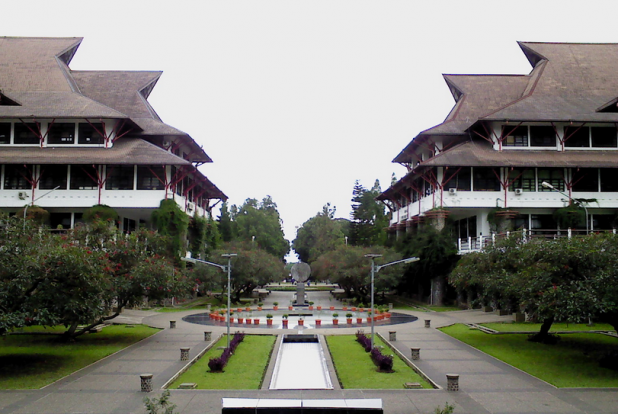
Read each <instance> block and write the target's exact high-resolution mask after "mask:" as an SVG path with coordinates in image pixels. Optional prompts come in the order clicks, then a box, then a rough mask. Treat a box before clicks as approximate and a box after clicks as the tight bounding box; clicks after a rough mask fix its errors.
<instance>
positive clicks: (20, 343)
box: [0, 325, 159, 390]
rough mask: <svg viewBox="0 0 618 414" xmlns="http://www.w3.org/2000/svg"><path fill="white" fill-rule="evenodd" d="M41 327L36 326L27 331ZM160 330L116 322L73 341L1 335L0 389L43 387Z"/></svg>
mask: <svg viewBox="0 0 618 414" xmlns="http://www.w3.org/2000/svg"><path fill="white" fill-rule="evenodd" d="M41 330H42V329H41V328H38V327H33V328H29V329H26V330H23V331H24V332H25V331H41ZM64 330H65V328H64V327H59V328H48V329H47V331H49V332H54V331H55V332H63V331H64ZM157 332H159V330H158V329H154V328H149V327H147V326H143V325H138V326H135V327H131V328H127V327H125V325H113V326H109V327H106V328H104V329H103V330H102V331H101V332H99V333H96V334H86V335H82V336H81V337H79V338H78V339H77V341H75V342H72V343H67V342H62V341H60V340H59V338H58V337H56V336H48V335H8V336H7V337H4V338H0V389H5V390H6V389H36V388H41V387H43V386H45V385H47V384H50V383H52V382H54V381H57V380H59V379H60V378H62V377H65V376H67V375H69V374H71V373H72V372H75V371H77V370H78V369H80V368H83V367H85V366H88V365H90V364H92V363H93V362H96V361H98V360H99V359H101V358H104V357H106V356H108V355H111V354H113V353H114V352H117V351H120V350H121V349H123V348H126V347H127V346H129V345H131V344H133V343H135V342H138V341H140V340H142V339H144V338H146V337H149V336H150V335H153V334H155V333H157Z"/></svg>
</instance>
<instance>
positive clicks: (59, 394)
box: [0, 292, 618, 414]
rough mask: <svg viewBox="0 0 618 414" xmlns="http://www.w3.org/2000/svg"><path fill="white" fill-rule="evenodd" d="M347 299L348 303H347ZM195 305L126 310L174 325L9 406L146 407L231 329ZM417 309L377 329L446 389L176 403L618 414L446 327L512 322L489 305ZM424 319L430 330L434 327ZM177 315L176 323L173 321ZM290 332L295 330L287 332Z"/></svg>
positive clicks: (603, 398) (225, 394) (2, 410)
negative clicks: (415, 350)
mask: <svg viewBox="0 0 618 414" xmlns="http://www.w3.org/2000/svg"><path fill="white" fill-rule="evenodd" d="M309 295H310V298H309V300H311V301H313V302H315V304H316V306H317V305H322V306H325V307H326V306H332V305H334V304H336V301H335V300H334V299H332V297H331V296H330V295H329V294H328V293H326V292H324V293H319V292H318V293H313V292H310V293H309ZM290 297H291V293H289V292H273V293H272V294H271V295H269V296H268V298H267V299H265V300H264V307H265V308H268V307H272V303H273V302H275V301H277V302H279V303H288V302H289V300H290ZM338 306H341V305H340V304H338ZM195 312H196V311H187V312H182V313H156V312H143V311H127V312H125V313H123V314H122V315H121V316H120V317H119V318H118V321H119V322H126V323H140V322H143V323H145V324H147V325H150V326H154V327H159V328H165V329H164V330H162V331H161V332H160V333H158V334H156V335H154V336H152V337H150V338H147V339H145V340H144V341H141V342H140V343H138V344H135V345H133V346H131V347H129V348H127V349H125V350H123V351H121V352H118V353H116V354H114V355H112V356H110V357H108V358H106V359H104V360H101V361H99V362H97V363H95V364H93V365H91V366H89V367H87V368H84V369H82V370H80V371H78V372H76V373H74V374H72V375H70V376H68V377H66V378H64V379H62V380H60V381H58V382H56V383H54V384H51V385H49V386H47V387H45V388H43V389H40V390H24V391H0V414H9V413H10V414H17V413H19V414H26V413H32V414H45V413H49V414H52V413H54V414H56V413H58V414H60V413H63V414H64V413H76V414H77V413H145V409H144V404H143V402H142V399H143V398H144V397H145V396H149V397H158V396H159V395H160V394H161V392H162V390H161V387H162V386H163V385H164V384H165V383H166V382H167V381H168V380H169V378H170V377H172V376H173V375H174V374H175V373H176V372H178V371H179V370H180V369H181V368H182V367H183V366H184V365H185V364H186V362H181V361H180V351H179V350H180V348H181V347H189V348H190V355H191V357H193V356H194V355H197V353H199V352H200V351H201V350H203V349H204V348H205V347H206V346H208V344H209V342H207V341H205V340H204V331H205V330H208V331H212V332H213V334H212V338H213V340H214V339H216V338H217V337H218V336H219V335H220V334H222V333H224V332H225V330H226V329H225V327H221V326H203V325H197V324H190V323H187V322H184V321H182V317H183V316H185V315H188V314H192V313H195ZM406 313H409V314H413V315H415V316H417V317H418V318H419V319H418V320H417V321H415V322H411V323H407V324H401V325H393V326H379V327H376V332H379V333H381V334H382V335H383V336H385V337H386V338H388V336H389V331H396V336H397V340H396V341H395V342H393V344H394V345H395V346H396V347H397V348H398V349H399V350H400V351H401V352H403V353H404V354H405V355H407V356H408V357H409V356H410V348H411V347H420V348H421V359H420V360H418V361H415V363H416V365H417V367H418V368H420V369H421V370H422V371H423V372H424V373H425V374H427V375H428V376H429V377H430V378H431V379H432V380H433V381H434V382H435V383H437V384H438V385H439V386H440V387H441V389H436V390H403V389H402V390H353V389H349V390H348V389H346V390H341V389H334V390H304V391H303V390H277V391H271V390H247V391H219V390H171V395H172V396H171V401H172V403H174V404H176V405H177V411H178V412H179V413H182V414H194V413H195V414H198V413H200V414H211V413H212V414H214V413H217V414H218V413H221V398H294V399H316V398H319V399H342V398H343V399H356V398H381V399H382V400H383V404H384V412H385V413H387V414H404V413H405V414H408V413H433V412H434V410H435V408H436V407H437V406H442V407H443V406H444V405H445V403H446V402H449V403H450V404H453V405H455V406H456V409H455V412H456V413H475V414H476V413H479V414H481V413H513V414H515V413H617V412H618V389H590V388H588V389H557V388H555V387H553V386H551V385H549V384H547V383H545V382H543V381H540V380H538V379H536V378H534V377H531V376H530V375H527V374H525V373H523V372H521V371H519V370H517V369H515V368H513V367H511V366H509V365H507V364H504V363H502V362H500V361H498V360H496V359H494V358H492V357H489V356H487V355H485V354H483V353H481V352H479V351H477V350H475V349H473V348H471V347H469V346H467V345H465V344H463V343H461V342H459V341H457V340H455V339H453V338H451V337H449V336H447V335H445V334H442V333H441V332H440V331H438V330H437V329H435V328H437V327H440V326H445V325H450V324H452V323H457V322H466V323H470V322H471V323H479V322H494V321H504V320H511V319H512V316H497V315H495V314H490V313H484V312H481V311H459V312H448V313H438V312H406ZM425 319H430V320H431V328H429V329H427V328H425V323H424V320H425ZM170 320H175V321H177V322H176V329H169V327H170ZM245 331H246V332H251V333H273V332H283V331H281V330H273V329H268V328H249V327H247V329H245ZM287 331H288V332H290V333H293V332H295V330H287ZM355 332H356V328H344V329H337V330H333V329H312V330H311V333H324V334H335V333H336V334H344V333H345V334H353V333H355ZM144 373H151V374H153V375H154V376H153V387H154V391H153V392H151V393H143V392H141V391H140V377H139V376H140V374H144ZM449 373H455V374H459V375H460V382H459V387H460V390H459V391H458V392H452V391H447V390H446V386H447V381H446V374H449Z"/></svg>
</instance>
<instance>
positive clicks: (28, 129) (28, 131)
mask: <svg viewBox="0 0 618 414" xmlns="http://www.w3.org/2000/svg"><path fill="white" fill-rule="evenodd" d="M34 131H39V127H38V125H37V124H23V123H19V124H15V139H14V140H13V142H14V143H15V144H39V145H40V144H41V140H40V139H39V136H38V134H37V133H35V132H34Z"/></svg>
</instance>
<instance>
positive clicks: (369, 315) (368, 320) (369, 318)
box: [367, 311, 371, 322]
mask: <svg viewBox="0 0 618 414" xmlns="http://www.w3.org/2000/svg"><path fill="white" fill-rule="evenodd" d="M367 322H371V311H369V312H367Z"/></svg>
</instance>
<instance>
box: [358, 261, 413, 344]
mask: <svg viewBox="0 0 618 414" xmlns="http://www.w3.org/2000/svg"><path fill="white" fill-rule="evenodd" d="M365 257H368V258H370V259H371V349H373V336H374V331H375V329H374V320H375V311H374V309H373V295H374V287H373V286H374V280H375V274H376V273H378V272H379V271H380V270H382V269H383V268H385V267H386V266H392V265H396V264H406V263H412V262H418V261H419V260H420V259H419V258H418V257H410V258H407V259H403V260H396V261H394V262H390V263H386V264H383V265H380V266H376V263H375V259H376V258H377V257H382V255H381V254H374V253H369V254H366V255H365Z"/></svg>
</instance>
